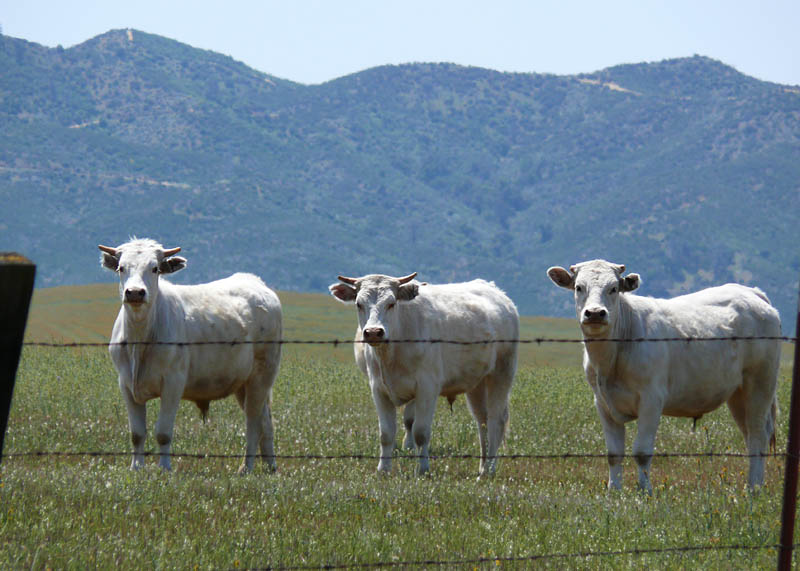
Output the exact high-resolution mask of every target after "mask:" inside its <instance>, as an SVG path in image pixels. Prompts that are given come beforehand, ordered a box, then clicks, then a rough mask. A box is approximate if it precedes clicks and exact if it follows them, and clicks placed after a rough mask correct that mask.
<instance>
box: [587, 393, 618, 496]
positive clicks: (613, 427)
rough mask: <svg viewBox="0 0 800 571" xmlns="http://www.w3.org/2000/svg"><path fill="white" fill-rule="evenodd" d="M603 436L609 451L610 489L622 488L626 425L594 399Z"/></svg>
mask: <svg viewBox="0 0 800 571" xmlns="http://www.w3.org/2000/svg"><path fill="white" fill-rule="evenodd" d="M594 404H595V407H596V408H597V413H598V415H599V417H600V424H601V425H602V427H603V436H604V437H605V440H606V450H607V451H608V489H609V490H621V489H622V459H623V457H624V456H625V425H624V424H621V423H619V422H617V421H615V420H614V419H613V418H612V417H611V415H610V414H608V412H607V411H606V409H605V408H604V407H603V406H602V405H601V404H600V403H599V402H598V400H597V398H595V399H594Z"/></svg>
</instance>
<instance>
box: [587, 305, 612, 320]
mask: <svg viewBox="0 0 800 571" xmlns="http://www.w3.org/2000/svg"><path fill="white" fill-rule="evenodd" d="M607 316H608V312H607V311H606V310H605V309H604V308H602V307H596V308H591V309H585V310H583V320H584V321H590V322H591V321H594V322H597V321H605V320H606V317H607Z"/></svg>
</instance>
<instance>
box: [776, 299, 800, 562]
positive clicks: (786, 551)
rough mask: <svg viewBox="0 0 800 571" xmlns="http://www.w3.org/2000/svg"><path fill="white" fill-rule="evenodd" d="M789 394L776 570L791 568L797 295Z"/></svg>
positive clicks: (799, 359) (799, 432)
mask: <svg viewBox="0 0 800 571" xmlns="http://www.w3.org/2000/svg"><path fill="white" fill-rule="evenodd" d="M794 335H795V341H794V366H793V369H792V397H791V401H790V404H789V438H788V440H787V442H786V472H785V476H784V478H783V510H782V513H781V541H780V547H779V549H778V569H779V570H781V571H784V570H786V571H788V570H789V569H791V568H792V551H793V548H794V522H795V517H796V513H797V476H798V468H800V408H799V407H800V342H798V337H800V296H798V298H797V327H796V328H795V334H794Z"/></svg>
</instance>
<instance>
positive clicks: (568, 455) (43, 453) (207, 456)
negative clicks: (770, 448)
mask: <svg viewBox="0 0 800 571" xmlns="http://www.w3.org/2000/svg"><path fill="white" fill-rule="evenodd" d="M134 455H135V453H134V452H132V451H128V452H115V451H103V450H87V451H68V450H66V451H49V450H33V451H28V452H9V453H3V455H2V457H3V458H25V457H48V456H56V457H80V456H94V457H121V456H134ZM141 455H142V456H157V457H160V456H169V457H171V458H190V459H195V460H211V459H214V460H231V459H234V460H238V459H241V458H274V459H276V460H381V459H384V458H388V457H384V456H380V455H375V454H269V455H268V454H216V453H208V452H170V453H169V454H163V453H161V452H153V451H146V452H142V453H141ZM614 456H616V457H619V458H623V459H627V458H634V459H635V458H636V456H635V455H634V454H615V455H614ZM650 456H652V457H653V458H755V457H759V458H788V457H790V456H792V455H791V454H789V453H788V452H769V453H762V454H747V453H743V452H654V453H653V454H650ZM421 457H422V455H420V454H411V453H408V454H406V453H400V454H398V455H396V456H395V455H393V456H392V457H391V458H392V459H393V460H399V459H415V458H417V459H418V458H421ZM426 457H427V458H429V459H431V460H480V459H481V456H480V454H429V455H428V456H426ZM490 458H497V459H498V460H571V459H605V458H608V453H599V452H587V453H582V452H565V453H561V454H497V455H495V456H491V457H490Z"/></svg>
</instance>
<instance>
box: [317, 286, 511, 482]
mask: <svg viewBox="0 0 800 571" xmlns="http://www.w3.org/2000/svg"><path fill="white" fill-rule="evenodd" d="M415 276H416V273H414V274H411V275H410V276H406V277H403V278H393V277H388V276H384V275H368V276H364V277H361V278H346V277H342V276H339V280H340V283H334V284H332V285H331V286H330V288H329V289H330V292H331V294H332V295H333V296H334V297H335V298H336V299H338V300H340V301H342V302H345V303H348V302H355V305H356V307H357V308H358V329H357V330H356V337H355V341H356V342H355V345H354V346H355V358H356V363H357V364H358V367H359V368H360V369H361V371H362V372H363V373H364V374H365V375H366V376H367V377H368V378H369V384H370V388H371V389H372V398H373V400H374V401H375V406H376V408H377V410H378V423H379V425H380V437H381V438H380V440H381V459H380V462H379V463H378V470H379V471H383V472H389V471H390V470H391V467H392V451H393V450H394V445H395V434H396V408H397V407H399V406H402V405H403V404H406V414H405V424H406V430H407V431H408V432H407V435H406V444H407V445H409V444H416V446H417V447H418V449H419V456H420V458H419V473H420V474H424V473H425V472H427V471H428V470H429V467H430V463H429V457H428V446H429V444H430V437H431V424H432V422H433V413H434V410H435V408H436V401H437V397H439V396H440V395H441V396H444V397H447V398H448V399H449V400H450V401H451V402H452V400H453V399H455V397H456V395H459V394H461V393H466V397H467V403H468V405H469V408H470V411H471V412H472V415H473V416H474V418H475V421H476V422H477V424H478V438H479V440H480V447H481V460H480V473H481V475H484V474H486V475H492V474H494V472H495V470H496V468H497V451H498V449H499V447H500V444H501V443H502V441H503V437H504V435H505V430H506V425H507V423H508V417H509V412H508V399H509V394H510V392H511V385H512V383H513V380H514V373H515V372H516V366H517V343H516V342H515V341H513V342H512V341H508V342H495V341H499V340H516V339H517V336H518V333H519V316H518V314H517V308H516V307H515V306H514V303H513V302H512V301H511V300H510V299H509V298H508V297H507V296H506V295H505V294H504V293H503V292H502V291H500V289H498V288H497V287H496V286H495V285H494V284H493V283H489V282H486V281H484V280H474V281H471V282H467V283H458V284H447V285H428V284H420V283H419V282H416V281H412V280H413V278H414V277H415ZM432 339H433V340H448V341H459V342H475V341H478V342H481V341H485V342H486V343H481V344H463V345H458V344H452V343H404V342H399V343H393V341H403V340H432ZM412 401H413V402H412Z"/></svg>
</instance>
